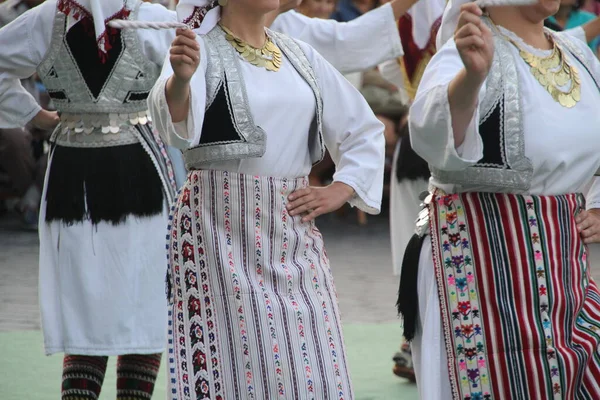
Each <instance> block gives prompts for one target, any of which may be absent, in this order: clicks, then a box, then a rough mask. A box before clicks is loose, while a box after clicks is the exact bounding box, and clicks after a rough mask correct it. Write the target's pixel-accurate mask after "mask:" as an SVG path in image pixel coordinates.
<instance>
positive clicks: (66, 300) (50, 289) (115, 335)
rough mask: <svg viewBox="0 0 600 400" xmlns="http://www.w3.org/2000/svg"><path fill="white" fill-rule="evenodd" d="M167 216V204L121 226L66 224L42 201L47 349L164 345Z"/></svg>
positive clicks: (104, 351) (157, 349) (87, 351)
mask: <svg viewBox="0 0 600 400" xmlns="http://www.w3.org/2000/svg"><path fill="white" fill-rule="evenodd" d="M50 163H51V160H50V161H49V164H48V171H50ZM47 180H48V174H46V181H47ZM44 187H47V182H46V183H45V185H44ZM45 192H46V190H45V189H44V194H43V197H42V199H45V198H46V193H45ZM115 195H116V194H115ZM167 219H168V217H167V210H166V207H165V210H164V211H163V213H162V214H161V215H156V216H152V217H147V218H136V217H128V218H127V219H126V221H125V222H124V223H120V224H118V225H113V224H110V223H99V224H97V225H92V223H91V222H89V221H84V222H83V223H76V224H73V225H70V226H67V225H66V224H64V223H62V222H58V221H53V222H51V223H47V222H46V221H45V202H43V203H42V206H41V209H40V225H39V226H40V227H39V234H40V281H39V298H40V309H41V315H42V328H43V331H44V344H45V349H46V354H48V355H50V354H54V353H59V352H64V353H66V354H75V355H104V356H112V355H121V354H153V353H161V352H162V351H163V350H164V349H165V345H166V331H167V302H166V297H165V284H164V282H165V273H166V265H167V263H166V258H165V236H166V227H167Z"/></svg>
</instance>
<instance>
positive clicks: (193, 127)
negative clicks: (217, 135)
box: [148, 36, 207, 150]
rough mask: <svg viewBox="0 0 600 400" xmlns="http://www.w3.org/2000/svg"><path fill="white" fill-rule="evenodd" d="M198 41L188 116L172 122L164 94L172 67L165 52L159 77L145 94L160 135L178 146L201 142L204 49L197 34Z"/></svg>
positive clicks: (204, 79)
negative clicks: (196, 62) (195, 68)
mask: <svg viewBox="0 0 600 400" xmlns="http://www.w3.org/2000/svg"><path fill="white" fill-rule="evenodd" d="M196 40H197V41H198V43H199V44H200V66H199V67H198V69H197V70H196V73H195V74H194V76H193V77H192V80H191V81H190V109H189V111H188V116H187V118H186V119H185V120H184V121H182V122H178V123H173V119H172V117H171V113H170V112H169V105H168V104H167V97H166V94H165V89H166V84H167V81H168V80H169V78H170V77H171V76H172V75H173V68H172V67H171V63H170V61H169V56H168V55H167V57H166V59H165V61H164V64H163V69H162V72H161V75H160V78H159V79H158V81H157V82H156V84H155V85H154V87H153V88H152V90H151V91H150V95H149V96H148V110H150V115H151V117H152V123H153V124H154V127H155V128H156V130H157V131H158V132H159V133H160V135H161V137H162V139H163V140H164V141H165V142H166V143H167V144H168V145H169V146H173V147H176V148H178V149H181V150H185V149H187V148H189V147H191V146H195V145H197V144H198V143H199V142H200V132H201V131H202V123H203V121H204V109H205V105H206V76H205V74H206V66H207V62H206V57H207V53H206V49H205V48H204V42H203V40H202V38H201V37H200V36H197V37H196Z"/></svg>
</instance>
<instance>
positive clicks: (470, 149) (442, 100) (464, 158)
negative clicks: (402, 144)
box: [409, 41, 485, 171]
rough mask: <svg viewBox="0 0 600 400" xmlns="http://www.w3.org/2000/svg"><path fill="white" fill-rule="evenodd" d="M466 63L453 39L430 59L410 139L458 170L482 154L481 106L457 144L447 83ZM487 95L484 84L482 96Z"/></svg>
mask: <svg viewBox="0 0 600 400" xmlns="http://www.w3.org/2000/svg"><path fill="white" fill-rule="evenodd" d="M463 67H464V65H463V63H462V60H461V59H460V55H459V54H458V51H457V49H456V46H455V45H454V42H453V41H450V42H449V43H447V44H446V45H445V46H444V47H443V48H442V49H441V50H440V51H438V52H437V53H436V55H435V56H434V57H433V58H432V59H431V61H430V63H429V64H428V65H427V68H426V69H425V73H424V74H423V78H422V79H421V83H420V85H419V89H418V90H417V95H416V97H415V100H414V102H413V104H412V107H411V108H410V114H409V129H410V142H411V144H412V147H413V149H414V150H415V152H416V153H417V154H418V155H419V156H421V157H422V158H423V159H424V160H425V161H427V162H428V163H429V164H430V165H432V166H433V167H435V168H437V169H441V170H446V171H459V170H462V169H465V168H467V167H469V166H471V165H474V164H475V163H477V161H479V160H480V159H481V158H482V157H483V142H482V140H481V136H480V135H479V107H477V108H476V111H475V113H474V115H473V118H472V120H471V123H470V124H469V127H468V128H467V132H466V135H465V139H464V141H463V143H462V144H461V145H460V146H459V147H456V146H455V143H454V133H453V130H452V114H451V113H450V103H449V100H448V86H449V84H450V82H451V81H452V80H453V79H454V78H455V77H456V75H457V74H458V73H459V71H461V70H462V68H463ZM484 95H485V84H484V85H483V87H482V89H481V91H480V93H479V98H480V99H482V98H483V96H484Z"/></svg>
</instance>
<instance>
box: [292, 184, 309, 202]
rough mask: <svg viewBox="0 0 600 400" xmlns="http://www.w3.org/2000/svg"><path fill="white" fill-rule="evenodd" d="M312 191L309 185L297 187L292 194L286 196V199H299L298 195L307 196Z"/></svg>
mask: <svg viewBox="0 0 600 400" xmlns="http://www.w3.org/2000/svg"><path fill="white" fill-rule="evenodd" d="M312 191H313V190H312V188H310V187H307V188H304V189H298V190H296V191H295V192H294V193H292V194H290V195H289V196H288V200H289V201H294V200H296V199H299V198H300V197H304V196H308V195H309V194H311V193H312Z"/></svg>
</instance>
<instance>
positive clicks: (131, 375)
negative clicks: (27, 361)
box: [61, 354, 161, 400]
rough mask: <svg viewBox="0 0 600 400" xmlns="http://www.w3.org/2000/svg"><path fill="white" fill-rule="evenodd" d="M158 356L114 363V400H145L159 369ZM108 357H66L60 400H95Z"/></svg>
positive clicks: (127, 357)
mask: <svg viewBox="0 0 600 400" xmlns="http://www.w3.org/2000/svg"><path fill="white" fill-rule="evenodd" d="M160 359H161V354H149V355H136V354H132V355H122V356H119V358H118V359H117V400H148V399H150V398H152V392H153V391H154V383H155V382H156V376H157V375H158V369H159V368H160ZM107 363H108V357H105V356H77V355H66V356H65V359H64V364H63V379H62V397H61V399H62V400H97V399H98V398H99V397H100V391H101V389H102V382H104V374H105V373H106V365H107Z"/></svg>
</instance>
